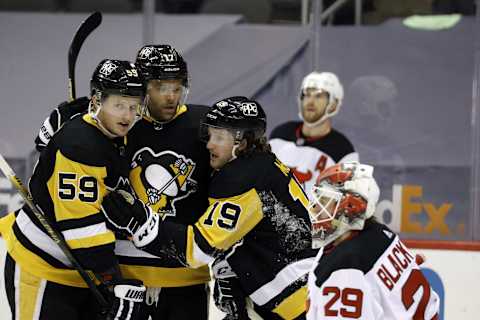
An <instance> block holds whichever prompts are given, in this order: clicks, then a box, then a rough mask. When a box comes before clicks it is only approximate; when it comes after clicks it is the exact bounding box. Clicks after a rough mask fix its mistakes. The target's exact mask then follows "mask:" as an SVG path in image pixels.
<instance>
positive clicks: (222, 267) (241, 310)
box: [212, 260, 249, 320]
mask: <svg viewBox="0 0 480 320" xmlns="http://www.w3.org/2000/svg"><path fill="white" fill-rule="evenodd" d="M212 272H213V275H214V277H215V283H214V285H213V299H214V301H215V305H216V306H217V308H218V309H219V310H221V311H222V312H224V313H226V316H225V317H224V318H223V319H224V320H243V319H249V317H248V313H247V304H246V301H245V299H246V296H245V294H244V293H243V291H242V288H241V286H240V281H239V279H238V278H237V275H236V274H235V273H234V272H233V271H232V269H231V268H230V265H229V264H228V262H227V261H225V260H216V261H215V262H214V263H213V264H212Z"/></svg>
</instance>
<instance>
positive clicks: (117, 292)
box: [106, 279, 146, 320]
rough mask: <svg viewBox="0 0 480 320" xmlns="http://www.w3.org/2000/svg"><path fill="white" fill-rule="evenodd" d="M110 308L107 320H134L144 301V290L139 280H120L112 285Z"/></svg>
mask: <svg viewBox="0 0 480 320" xmlns="http://www.w3.org/2000/svg"><path fill="white" fill-rule="evenodd" d="M108 290H109V291H110V297H111V306H110V309H109V310H108V312H107V315H106V319H107V320H135V319H137V318H138V317H139V313H140V307H141V305H142V302H143V301H144V299H145V292H146V288H145V286H144V285H143V283H142V281H140V280H133V279H122V280H118V281H117V282H115V283H112V288H111V289H108Z"/></svg>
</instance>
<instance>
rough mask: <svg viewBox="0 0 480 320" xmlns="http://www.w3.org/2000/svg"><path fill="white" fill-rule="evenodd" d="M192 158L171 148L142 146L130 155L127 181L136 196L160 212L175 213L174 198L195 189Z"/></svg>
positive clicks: (188, 193)
mask: <svg viewBox="0 0 480 320" xmlns="http://www.w3.org/2000/svg"><path fill="white" fill-rule="evenodd" d="M195 166H196V165H195V162H193V161H192V160H191V159H187V158H185V157H184V156H182V155H179V154H177V153H175V152H173V151H163V152H160V153H154V152H153V151H152V150H151V149H150V148H142V149H140V150H139V151H137V153H135V155H134V156H133V159H132V164H131V170H130V182H131V184H132V186H133V189H134V190H135V192H136V194H137V195H138V197H139V198H140V199H141V200H142V201H143V202H145V203H147V204H148V205H150V206H151V208H152V209H153V210H154V211H156V212H158V213H159V214H161V215H162V216H175V215H176V209H175V202H176V201H179V200H181V199H184V198H186V197H188V196H189V195H190V194H191V193H192V192H195V191H196V188H197V182H196V181H195V180H193V179H191V178H190V176H191V175H192V173H193V170H195Z"/></svg>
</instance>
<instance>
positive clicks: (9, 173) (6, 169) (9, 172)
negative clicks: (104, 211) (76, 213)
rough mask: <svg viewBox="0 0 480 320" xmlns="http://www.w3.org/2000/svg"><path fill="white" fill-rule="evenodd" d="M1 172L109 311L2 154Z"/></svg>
mask: <svg viewBox="0 0 480 320" xmlns="http://www.w3.org/2000/svg"><path fill="white" fill-rule="evenodd" d="M0 170H1V171H2V172H3V174H4V175H5V177H7V178H8V180H10V182H11V183H12V184H13V186H14V187H15V188H16V189H17V191H18V193H20V195H21V196H22V198H23V200H25V203H26V204H27V205H28V207H29V208H30V209H31V210H32V212H33V214H34V215H35V217H36V218H37V219H38V221H39V222H40V223H41V224H42V226H43V227H44V228H45V230H46V231H47V233H48V235H49V236H50V238H52V240H53V241H54V242H55V243H56V244H57V245H58V247H59V248H60V249H61V250H62V252H63V253H64V254H65V256H66V257H67V259H68V260H69V261H70V263H71V264H72V266H73V267H74V268H75V269H76V270H77V271H78V273H79V274H80V276H81V277H82V279H83V280H84V281H85V283H86V284H87V286H88V288H89V289H90V290H91V291H92V294H93V295H94V297H95V298H96V299H97V301H98V303H99V304H100V306H101V307H102V309H104V310H105V309H107V308H108V306H109V304H108V302H107V300H106V299H105V297H104V296H103V295H102V294H101V293H100V291H99V290H98V288H97V286H96V285H95V283H94V281H93V278H92V276H90V275H89V274H88V273H87V271H86V270H85V269H84V268H83V267H82V266H81V265H80V263H79V262H78V260H77V259H76V258H75V257H74V256H73V254H72V252H71V251H70V248H69V247H68V244H67V243H66V242H65V239H64V238H63V236H62V234H61V233H60V232H58V231H57V230H55V229H54V228H53V227H52V225H51V224H50V222H49V221H48V219H47V217H46V216H45V215H44V214H43V213H41V212H40V210H39V209H38V208H37V206H36V205H35V204H34V202H33V198H32V195H31V194H30V192H29V191H28V190H27V188H26V187H25V185H24V184H23V183H22V180H20V178H19V177H17V175H16V174H15V172H14V171H13V169H12V168H11V167H10V165H9V164H8V163H7V161H6V160H5V158H4V157H3V155H1V154H0Z"/></svg>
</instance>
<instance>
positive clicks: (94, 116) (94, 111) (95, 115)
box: [88, 100, 119, 139]
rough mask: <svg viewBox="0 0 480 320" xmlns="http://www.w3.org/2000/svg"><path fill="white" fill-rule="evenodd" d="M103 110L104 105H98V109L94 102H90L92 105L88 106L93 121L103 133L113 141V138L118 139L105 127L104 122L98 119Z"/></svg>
mask: <svg viewBox="0 0 480 320" xmlns="http://www.w3.org/2000/svg"><path fill="white" fill-rule="evenodd" d="M101 108H102V104H101V103H100V102H98V103H97V107H94V106H93V101H92V100H90V103H89V104H88V113H89V114H90V115H91V116H92V119H93V120H95V121H96V122H97V125H98V127H99V128H100V130H102V131H103V133H104V134H105V135H106V136H107V137H109V138H111V139H113V138H118V137H119V136H118V135H116V134H114V133H113V132H111V131H110V130H108V129H107V128H105V126H104V125H103V124H102V121H100V119H99V118H98V114H99V112H100V109H101Z"/></svg>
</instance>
